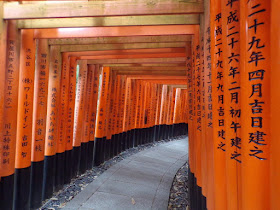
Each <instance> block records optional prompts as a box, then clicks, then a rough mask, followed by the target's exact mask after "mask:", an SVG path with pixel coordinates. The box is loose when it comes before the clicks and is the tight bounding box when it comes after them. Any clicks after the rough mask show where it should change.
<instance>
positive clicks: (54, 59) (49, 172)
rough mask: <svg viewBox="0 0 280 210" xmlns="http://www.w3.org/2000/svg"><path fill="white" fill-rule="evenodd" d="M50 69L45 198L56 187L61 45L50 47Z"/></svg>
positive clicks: (44, 176) (44, 179) (44, 178)
mask: <svg viewBox="0 0 280 210" xmlns="http://www.w3.org/2000/svg"><path fill="white" fill-rule="evenodd" d="M49 66H50V67H49V68H50V70H49V86H48V103H47V121H46V138H45V159H44V175H43V193H42V194H43V200H45V199H47V198H49V197H51V196H52V193H53V191H54V187H55V175H56V174H55V173H56V171H55V166H56V165H55V164H56V150H57V140H58V119H59V112H58V108H59V102H60V79H61V54H60V47H59V46H52V47H51V48H50V65H49Z"/></svg>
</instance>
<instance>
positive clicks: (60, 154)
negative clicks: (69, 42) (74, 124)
mask: <svg viewBox="0 0 280 210" xmlns="http://www.w3.org/2000/svg"><path fill="white" fill-rule="evenodd" d="M69 67H70V61H69V57H68V55H67V54H63V55H62V66H61V80H60V91H61V93H60V101H59V105H58V113H59V118H58V123H57V126H58V131H57V133H58V139H57V149H56V176H55V186H56V188H55V191H59V190H60V189H61V188H62V186H63V185H64V182H65V181H64V177H65V173H64V172H65V171H64V165H65V149H66V141H67V140H66V122H67V110H68V89H69V70H70V69H69Z"/></svg>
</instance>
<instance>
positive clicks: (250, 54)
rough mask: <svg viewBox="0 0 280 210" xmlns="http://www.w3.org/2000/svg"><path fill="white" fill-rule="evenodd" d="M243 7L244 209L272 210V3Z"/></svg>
mask: <svg viewBox="0 0 280 210" xmlns="http://www.w3.org/2000/svg"><path fill="white" fill-rule="evenodd" d="M240 8H241V10H240V47H241V48H240V65H241V66H240V71H241V72H240V74H241V75H242V76H241V87H242V89H241V109H242V113H241V121H242V131H241V132H242V133H241V139H242V164H241V176H242V209H255V210H260V209H270V176H269V170H270V144H271V134H270V128H271V124H270V118H271V115H273V113H271V112H270V103H271V98H270V97H271V89H270V88H271V86H270V82H271V60H270V56H271V52H270V23H271V19H270V17H271V15H270V14H271V13H270V11H271V1H261V0H254V1H247V0H242V1H240ZM272 47H275V46H272ZM243 75H244V76H243ZM274 135H275V134H274Z"/></svg>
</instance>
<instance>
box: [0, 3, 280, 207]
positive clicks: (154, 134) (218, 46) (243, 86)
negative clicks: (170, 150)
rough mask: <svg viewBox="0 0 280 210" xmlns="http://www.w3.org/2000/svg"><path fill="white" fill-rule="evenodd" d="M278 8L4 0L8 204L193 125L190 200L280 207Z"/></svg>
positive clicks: (1, 145) (2, 139)
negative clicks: (131, 149) (133, 148)
mask: <svg viewBox="0 0 280 210" xmlns="http://www.w3.org/2000/svg"><path fill="white" fill-rule="evenodd" d="M279 9H280V1H279V0H266V1H262V0H184V1H180V0H141V1H140V0H135V1H131V0H100V1H90V0H73V1H63V0H61V1H37V0H34V1H0V55H1V56H0V178H1V179H0V209H15V210H17V209H35V208H39V207H40V206H41V204H42V202H43V201H45V200H46V199H49V198H50V197H51V196H52V195H53V193H55V192H57V191H59V190H60V189H62V187H63V186H64V185H65V184H66V183H69V182H70V181H71V179H72V178H73V177H76V176H79V175H81V174H82V173H84V172H85V171H86V170H88V169H90V168H92V167H93V166H98V165H100V164H102V163H104V161H106V160H108V159H110V158H112V157H114V156H116V155H117V154H119V153H121V152H122V151H124V150H126V149H129V148H132V147H136V146H138V145H143V144H146V143H150V142H155V141H159V140H162V139H166V138H172V137H176V136H180V135H182V134H187V133H188V135H189V166H190V167H189V168H190V171H189V176H190V177H189V180H190V200H191V206H190V207H191V209H192V210H202V209H209V210H214V209H216V210H225V209H230V210H238V209H242V210H251V209H253V210H267V209H272V210H279V209H280V199H279V196H280V181H279V180H280V177H279V176H280V156H279V155H280V153H279V151H278V149H279V147H280V140H279V135H278V133H279V128H278V127H279V118H280V111H279V110H280V109H279V106H280V83H279V75H280V73H279V69H280V60H279V56H280V41H279V40H280V39H279V37H280V29H279V28H280V27H279V22H280V14H279V12H278V11H279Z"/></svg>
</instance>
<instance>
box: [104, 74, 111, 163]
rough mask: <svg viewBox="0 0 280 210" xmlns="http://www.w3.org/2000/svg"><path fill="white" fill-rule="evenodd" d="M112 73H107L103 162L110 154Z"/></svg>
mask: <svg viewBox="0 0 280 210" xmlns="http://www.w3.org/2000/svg"><path fill="white" fill-rule="evenodd" d="M112 83H113V82H112V73H111V70H110V71H109V81H108V87H107V98H106V107H105V110H106V112H105V128H104V138H105V141H104V161H106V160H108V159H109V158H110V152H111V142H112V141H111V114H112V113H111V112H110V106H111V91H112V85H113V84H112Z"/></svg>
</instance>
